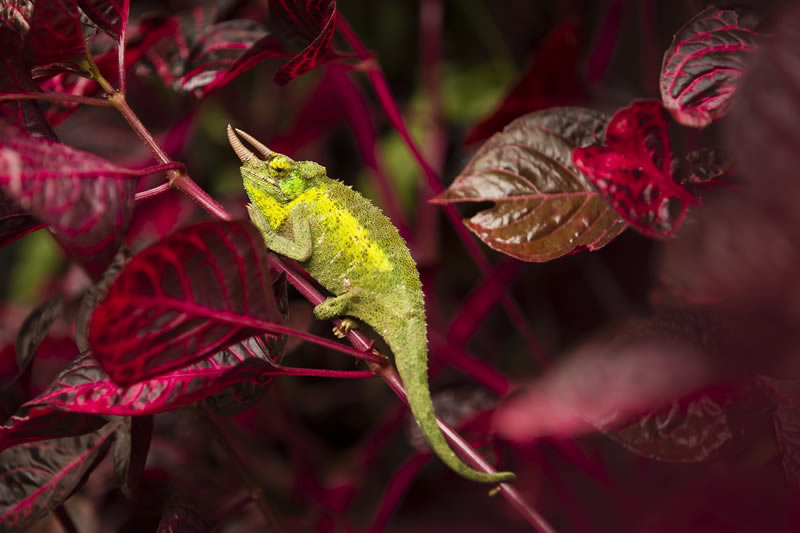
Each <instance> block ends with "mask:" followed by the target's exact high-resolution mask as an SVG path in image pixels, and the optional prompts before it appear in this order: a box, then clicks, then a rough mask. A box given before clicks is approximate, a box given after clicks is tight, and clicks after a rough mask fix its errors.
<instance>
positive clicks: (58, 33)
mask: <svg viewBox="0 0 800 533" xmlns="http://www.w3.org/2000/svg"><path fill="white" fill-rule="evenodd" d="M25 48H26V50H27V51H28V52H29V53H30V54H31V56H32V60H33V65H34V66H37V67H43V66H50V65H54V64H55V65H61V64H65V63H68V62H71V61H72V60H74V59H77V58H80V57H83V55H84V48H83V31H82V29H81V21H80V13H79V11H78V4H77V2H76V0H37V1H36V3H35V4H34V8H33V13H32V15H31V19H30V30H29V31H28V34H27V36H26V43H25Z"/></svg>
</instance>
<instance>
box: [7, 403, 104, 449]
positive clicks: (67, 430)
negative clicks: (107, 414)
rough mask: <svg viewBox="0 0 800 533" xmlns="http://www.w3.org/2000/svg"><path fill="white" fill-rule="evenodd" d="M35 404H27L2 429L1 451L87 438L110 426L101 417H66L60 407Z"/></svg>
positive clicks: (86, 415) (80, 415) (70, 415)
mask: <svg viewBox="0 0 800 533" xmlns="http://www.w3.org/2000/svg"><path fill="white" fill-rule="evenodd" d="M32 402H35V400H33V401H32ZM32 402H28V403H26V404H23V405H22V407H20V408H19V409H18V410H17V411H16V412H15V413H14V415H13V416H12V417H11V418H10V419H8V420H7V421H6V423H5V424H4V425H2V426H0V451H2V450H5V449H6V448H9V447H11V446H16V445H18V444H24V443H26V442H36V441H40V440H48V439H57V438H61V437H74V436H76V435H84V434H86V433H91V432H92V431H96V430H97V429H99V428H101V427H102V426H103V425H104V424H105V423H106V419H105V418H103V417H101V416H99V415H93V414H87V413H77V412H75V413H65V412H64V411H63V410H61V409H59V408H58V407H54V406H52V405H46V404H36V403H32Z"/></svg>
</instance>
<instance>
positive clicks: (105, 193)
mask: <svg viewBox="0 0 800 533" xmlns="http://www.w3.org/2000/svg"><path fill="white" fill-rule="evenodd" d="M0 128H2V129H0V186H2V188H3V190H4V191H5V192H6V194H8V195H9V196H11V197H12V198H13V199H14V200H15V201H17V202H18V203H19V204H20V205H21V206H22V207H23V208H24V209H26V210H28V211H30V212H31V213H32V214H33V215H35V216H36V217H37V218H39V220H41V221H42V222H44V223H46V224H48V225H49V226H50V229H51V231H52V232H53V234H54V235H55V236H56V238H57V239H58V241H59V242H60V243H61V244H62V245H63V246H64V247H65V248H66V249H67V251H68V252H69V253H70V255H71V256H72V257H73V258H74V259H75V260H76V261H78V262H80V263H81V264H82V265H83V266H84V267H85V268H86V270H87V271H88V272H89V274H90V275H92V276H93V277H95V278H97V277H99V275H100V274H101V273H102V272H103V270H105V268H106V267H107V266H108V264H109V263H110V261H111V259H112V258H113V257H114V254H115V253H116V251H117V249H118V248H119V245H120V243H121V242H122V239H123V238H124V236H125V231H126V229H127V227H128V223H129V222H130V218H131V213H132V211H133V201H134V193H135V188H136V179H135V178H136V177H137V176H138V174H139V173H137V172H135V171H132V170H128V169H124V168H121V167H118V166H116V165H114V164H113V163H111V162H110V161H107V160H105V159H102V158H100V157H98V156H95V155H92V154H89V153H87V152H82V151H80V150H76V149H74V148H71V147H69V146H66V145H63V144H60V143H57V142H51V141H46V140H43V139H37V138H34V137H28V136H27V135H24V134H22V133H21V132H19V131H18V130H16V129H15V128H12V127H10V126H0Z"/></svg>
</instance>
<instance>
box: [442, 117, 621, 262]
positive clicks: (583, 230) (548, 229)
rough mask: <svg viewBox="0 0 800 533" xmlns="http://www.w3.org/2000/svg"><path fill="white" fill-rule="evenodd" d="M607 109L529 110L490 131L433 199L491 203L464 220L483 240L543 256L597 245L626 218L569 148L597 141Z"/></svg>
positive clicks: (526, 255)
mask: <svg viewBox="0 0 800 533" xmlns="http://www.w3.org/2000/svg"><path fill="white" fill-rule="evenodd" d="M605 123H606V116H605V115H603V114H602V113H599V112H596V111H591V110H588V109H582V108H574V107H565V108H554V109H548V110H544V111H539V112H536V113H531V114H528V115H526V116H524V117H522V118H520V119H517V120H515V121H514V122H512V123H511V124H509V125H508V126H507V127H506V128H505V129H504V130H503V132H502V133H498V134H495V135H494V136H493V137H492V138H491V139H489V140H488V141H486V143H485V144H484V145H483V146H482V147H481V148H480V149H479V150H478V151H477V152H476V153H475V155H474V156H473V157H472V159H471V160H470V162H469V163H468V164H467V167H466V168H465V169H464V170H463V171H462V172H461V174H459V176H458V177H457V178H456V180H455V181H454V182H453V184H452V185H451V186H450V187H449V188H448V189H447V190H446V191H445V192H444V193H442V194H441V195H440V196H438V197H436V198H435V199H434V200H433V201H434V202H437V203H455V202H486V201H491V202H494V203H495V207H493V208H491V209H487V210H484V211H481V212H480V213H478V214H477V215H475V216H473V217H472V218H471V219H469V220H468V221H466V225H467V227H468V228H469V229H470V230H472V232H473V233H475V234H476V235H477V236H478V237H479V238H480V239H481V240H482V241H483V242H484V243H486V244H487V245H488V246H490V247H492V248H494V249H495V250H499V251H501V252H504V253H506V254H508V255H511V256H514V257H517V258H519V259H522V260H525V261H536V262H543V261H549V260H551V259H555V258H557V257H561V256H563V255H567V254H570V253H572V252H575V251H577V250H580V249H582V248H588V249H589V250H597V249H599V248H602V247H603V246H605V245H606V244H608V243H609V242H611V241H612V240H613V239H614V238H615V237H616V236H617V235H619V234H620V233H621V232H622V231H623V230H624V229H625V228H626V224H625V222H624V221H623V220H621V219H620V217H619V216H618V215H617V214H616V212H615V211H614V209H612V208H611V206H610V205H609V204H608V202H607V201H606V200H605V199H604V198H603V197H602V196H601V195H600V194H598V192H597V191H596V190H595V189H594V187H593V186H592V184H591V182H589V180H587V179H586V177H585V176H584V175H583V174H582V173H581V172H580V171H579V170H578V169H577V168H576V167H575V165H573V164H572V160H571V153H572V150H573V149H574V148H576V147H579V146H591V145H593V144H596V143H598V142H600V140H601V135H602V131H603V128H604V127H605Z"/></svg>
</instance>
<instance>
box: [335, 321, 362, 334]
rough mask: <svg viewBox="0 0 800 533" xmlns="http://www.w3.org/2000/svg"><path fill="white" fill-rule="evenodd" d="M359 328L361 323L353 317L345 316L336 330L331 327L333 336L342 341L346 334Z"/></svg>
mask: <svg viewBox="0 0 800 533" xmlns="http://www.w3.org/2000/svg"><path fill="white" fill-rule="evenodd" d="M360 327H361V322H359V321H358V320H356V319H355V318H353V317H349V316H346V317H344V318H343V319H342V325H341V327H338V328H337V327H336V326H333V334H334V335H336V336H337V337H339V338H340V339H343V338H345V337H346V336H347V334H348V333H349V332H350V331H352V330H354V329H358V328H360Z"/></svg>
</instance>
